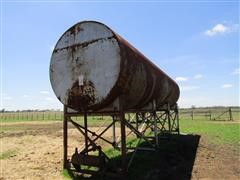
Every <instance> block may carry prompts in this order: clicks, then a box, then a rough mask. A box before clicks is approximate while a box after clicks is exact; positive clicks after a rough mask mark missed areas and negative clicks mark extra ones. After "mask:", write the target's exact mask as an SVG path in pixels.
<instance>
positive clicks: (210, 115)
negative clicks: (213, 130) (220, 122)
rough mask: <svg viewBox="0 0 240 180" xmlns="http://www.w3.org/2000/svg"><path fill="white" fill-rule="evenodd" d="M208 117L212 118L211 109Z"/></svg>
mask: <svg viewBox="0 0 240 180" xmlns="http://www.w3.org/2000/svg"><path fill="white" fill-rule="evenodd" d="M209 118H210V121H211V120H212V111H211V110H209Z"/></svg>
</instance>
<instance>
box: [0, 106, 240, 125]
mask: <svg viewBox="0 0 240 180" xmlns="http://www.w3.org/2000/svg"><path fill="white" fill-rule="evenodd" d="M179 116H180V119H190V120H198V119H199V120H203V119H204V120H226V121H234V120H240V108H217V109H214V108H209V109H206V108H188V109H180V110H179ZM79 118H80V117H76V119H79ZM96 118H100V117H93V119H96ZM101 119H103V118H102V117H101ZM62 120H63V112H62V111H45V112H39V111H34V112H0V121H2V122H4V121H6V122H8V121H62Z"/></svg>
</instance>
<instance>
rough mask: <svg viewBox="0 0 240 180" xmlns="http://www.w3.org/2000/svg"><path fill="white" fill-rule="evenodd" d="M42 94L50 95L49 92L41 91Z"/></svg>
mask: <svg viewBox="0 0 240 180" xmlns="http://www.w3.org/2000/svg"><path fill="white" fill-rule="evenodd" d="M40 93H41V94H49V91H40Z"/></svg>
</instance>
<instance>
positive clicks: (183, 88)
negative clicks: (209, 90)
mask: <svg viewBox="0 0 240 180" xmlns="http://www.w3.org/2000/svg"><path fill="white" fill-rule="evenodd" d="M196 89H199V87H198V86H180V91H193V90H196Z"/></svg>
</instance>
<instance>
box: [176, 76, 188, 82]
mask: <svg viewBox="0 0 240 180" xmlns="http://www.w3.org/2000/svg"><path fill="white" fill-rule="evenodd" d="M175 80H176V81H178V82H183V81H187V80H188V78H187V77H181V76H179V77H176V79H175Z"/></svg>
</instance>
